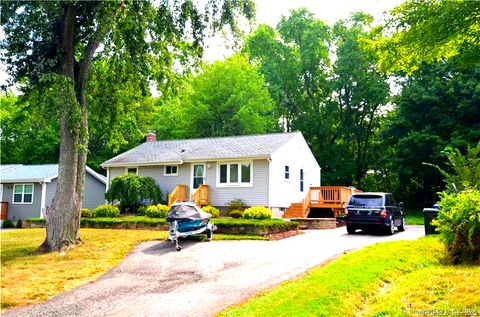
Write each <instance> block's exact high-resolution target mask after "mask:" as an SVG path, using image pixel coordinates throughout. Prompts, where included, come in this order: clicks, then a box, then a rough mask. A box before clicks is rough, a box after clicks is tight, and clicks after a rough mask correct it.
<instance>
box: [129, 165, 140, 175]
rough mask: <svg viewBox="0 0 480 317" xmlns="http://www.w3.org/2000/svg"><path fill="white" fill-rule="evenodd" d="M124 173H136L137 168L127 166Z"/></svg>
mask: <svg viewBox="0 0 480 317" xmlns="http://www.w3.org/2000/svg"><path fill="white" fill-rule="evenodd" d="M126 174H135V175H137V174H138V168H136V167H128V168H127V170H126Z"/></svg>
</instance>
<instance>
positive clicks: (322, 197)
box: [307, 186, 360, 205]
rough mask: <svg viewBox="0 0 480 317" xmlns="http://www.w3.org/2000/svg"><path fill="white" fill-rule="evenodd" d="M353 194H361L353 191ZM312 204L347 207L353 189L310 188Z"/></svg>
mask: <svg viewBox="0 0 480 317" xmlns="http://www.w3.org/2000/svg"><path fill="white" fill-rule="evenodd" d="M353 192H360V191H359V190H353ZM309 194H310V204H309V205H322V204H340V205H346V204H347V203H348V200H349V199H350V196H351V195H352V188H350V187H342V186H320V187H310V193H309ZM307 197H308V195H307Z"/></svg>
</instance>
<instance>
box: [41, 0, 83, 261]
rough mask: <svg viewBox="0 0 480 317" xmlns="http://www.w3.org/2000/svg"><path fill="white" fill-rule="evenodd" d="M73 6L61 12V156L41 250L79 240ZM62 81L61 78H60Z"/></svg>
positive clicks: (79, 167)
mask: <svg viewBox="0 0 480 317" xmlns="http://www.w3.org/2000/svg"><path fill="white" fill-rule="evenodd" d="M75 16H76V12H75V7H74V6H72V5H67V6H66V7H65V8H64V14H63V23H62V26H63V29H62V38H61V39H62V53H63V54H62V58H61V65H60V69H59V74H60V75H61V76H62V77H61V78H66V79H67V80H65V83H64V85H61V86H60V85H59V86H60V87H58V90H59V91H58V93H59V99H60V100H62V101H61V108H60V110H61V117H60V157H59V170H58V182H57V189H56V192H55V199H54V201H53V203H52V205H51V206H50V207H49V208H47V210H46V212H45V218H46V222H47V235H46V238H45V241H44V242H43V244H42V245H41V246H40V248H41V249H42V250H44V251H59V252H63V251H66V250H67V249H69V248H70V247H73V246H75V245H77V244H78V243H79V242H80V235H79V228H80V209H81V204H82V198H83V183H84V177H85V161H86V150H85V149H83V148H82V147H81V146H80V144H81V136H82V135H81V131H82V126H83V125H84V124H85V123H84V122H86V119H85V120H78V119H77V120H75V118H78V116H80V117H81V118H82V119H83V117H85V116H86V113H84V112H83V111H82V110H84V109H83V107H81V106H80V104H79V102H78V100H77V97H76V96H77V94H76V93H75V87H74V82H75V70H74V64H75V61H74V45H73V43H74V31H75V30H74V26H75V25H74V23H75ZM60 84H62V82H60Z"/></svg>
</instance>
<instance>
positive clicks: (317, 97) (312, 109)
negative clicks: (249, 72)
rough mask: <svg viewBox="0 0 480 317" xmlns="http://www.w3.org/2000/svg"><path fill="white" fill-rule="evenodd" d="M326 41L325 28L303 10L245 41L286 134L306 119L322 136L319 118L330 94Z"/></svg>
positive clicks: (260, 27) (327, 36) (326, 33)
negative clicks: (267, 85) (262, 76)
mask: <svg viewBox="0 0 480 317" xmlns="http://www.w3.org/2000/svg"><path fill="white" fill-rule="evenodd" d="M329 40H330V38H329V33H328V27H327V26H326V25H325V23H323V22H322V21H320V20H318V19H315V18H314V17H313V14H311V13H310V12H308V11H307V10H306V9H299V10H294V11H292V12H291V15H290V16H288V17H282V19H281V21H280V23H279V24H278V25H277V28H276V29H273V28H272V27H270V26H267V25H260V26H259V27H258V29H257V30H256V31H255V32H254V33H253V34H252V35H250V36H249V37H248V38H247V40H246V43H245V51H246V52H247V54H248V56H249V58H250V60H251V61H253V62H254V63H257V64H258V65H259V67H260V70H261V72H262V73H263V75H264V76H265V79H266V81H267V82H268V84H269V89H270V94H271V96H272V98H273V99H274V101H275V103H276V112H277V113H278V115H279V116H280V117H281V118H282V120H283V121H284V126H283V128H284V129H285V130H287V131H294V130H298V128H299V127H298V125H300V124H301V123H302V122H305V120H307V121H308V123H307V122H305V125H306V126H307V127H308V126H310V124H313V126H312V127H311V128H312V130H314V131H317V133H318V134H322V133H323V131H322V126H323V125H322V123H321V122H318V120H319V118H318V116H319V115H320V113H321V111H322V106H324V104H325V98H326V97H327V96H329V95H330V91H331V88H330V86H329V85H328V81H327V76H328V70H327V67H328V66H329V65H330V60H329V57H328V41H329Z"/></svg>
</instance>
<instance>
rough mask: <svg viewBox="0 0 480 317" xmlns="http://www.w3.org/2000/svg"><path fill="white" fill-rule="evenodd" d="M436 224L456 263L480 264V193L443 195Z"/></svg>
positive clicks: (473, 191)
mask: <svg viewBox="0 0 480 317" xmlns="http://www.w3.org/2000/svg"><path fill="white" fill-rule="evenodd" d="M439 204H440V205H441V206H442V209H441V210H440V213H439V216H438V219H437V220H436V221H437V224H438V230H439V231H440V234H441V237H442V240H443V242H444V243H445V246H446V247H447V251H448V253H449V256H450V258H451V259H452V260H453V262H454V263H456V262H457V263H458V262H477V263H480V191H479V190H466V191H462V192H460V193H458V194H455V193H450V194H447V193H442V194H441V200H440V202H439Z"/></svg>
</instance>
